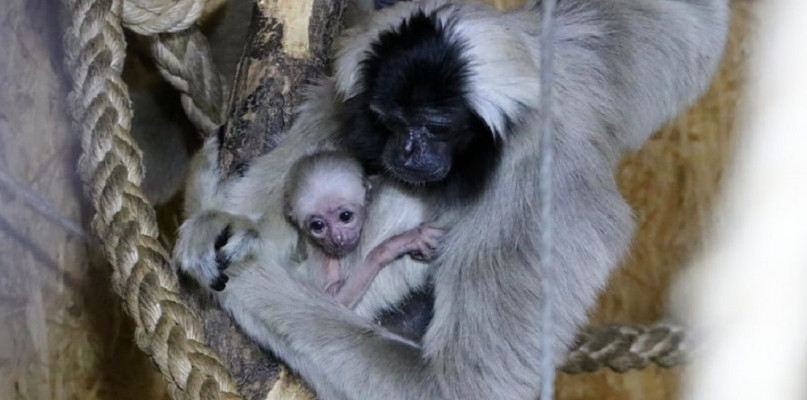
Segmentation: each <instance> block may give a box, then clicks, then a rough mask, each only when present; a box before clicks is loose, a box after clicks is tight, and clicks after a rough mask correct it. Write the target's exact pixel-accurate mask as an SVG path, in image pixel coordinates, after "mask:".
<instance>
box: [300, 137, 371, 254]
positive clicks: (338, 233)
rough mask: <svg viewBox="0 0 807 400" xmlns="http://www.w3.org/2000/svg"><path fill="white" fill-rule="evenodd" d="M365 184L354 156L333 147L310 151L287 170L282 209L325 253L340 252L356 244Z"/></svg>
mask: <svg viewBox="0 0 807 400" xmlns="http://www.w3.org/2000/svg"><path fill="white" fill-rule="evenodd" d="M369 188H370V185H369V181H368V180H367V179H366V178H365V175H364V170H363V169H362V166H361V164H359V162H358V161H357V160H355V159H354V158H352V157H349V156H347V155H345V154H343V153H339V152H335V151H323V152H318V153H314V154H312V155H308V156H304V157H302V158H301V159H300V160H299V161H297V162H296V163H295V164H294V166H293V167H292V168H291V170H290V171H289V174H288V176H287V178H286V186H285V196H284V202H285V212H286V215H287V216H288V217H289V219H290V220H291V221H292V222H293V223H294V224H295V225H296V226H297V227H298V228H299V229H300V230H301V231H302V233H304V234H305V235H307V236H308V237H309V238H311V239H312V240H314V241H315V242H316V243H317V244H318V245H319V246H320V247H321V248H322V249H323V250H324V251H325V252H326V253H328V254H331V255H333V256H342V255H344V254H346V253H349V252H350V251H353V249H355V247H356V246H357V245H358V240H359V237H360V234H361V229H362V226H363V225H364V217H365V205H366V203H367V197H368V192H369Z"/></svg>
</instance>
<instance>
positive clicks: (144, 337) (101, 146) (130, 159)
mask: <svg viewBox="0 0 807 400" xmlns="http://www.w3.org/2000/svg"><path fill="white" fill-rule="evenodd" d="M66 7H67V10H68V11H69V12H70V13H71V25H70V26H68V28H67V32H66V35H65V37H66V38H65V52H66V66H67V69H68V71H70V73H71V74H72V77H73V88H72V90H71V93H70V95H69V99H68V100H69V102H68V103H69V104H70V106H71V108H72V110H71V111H72V113H73V118H74V124H75V129H76V130H77V131H78V132H81V134H82V135H81V147H82V155H81V159H80V160H79V174H80V176H81V178H82V181H83V182H84V185H85V190H86V192H87V193H88V195H89V197H90V199H91V201H92V205H93V208H94V210H95V215H94V216H93V220H92V229H93V232H94V233H95V235H96V236H97V237H98V238H100V239H101V241H102V244H103V250H104V253H105V254H106V257H107V259H108V260H109V261H110V263H111V264H112V266H113V268H114V273H113V287H114V288H115V290H116V292H117V293H118V294H119V295H121V297H123V298H124V300H125V308H126V310H127V312H128V313H129V315H131V316H132V318H133V319H134V321H135V324H136V332H135V339H136V342H137V344H138V346H140V348H141V349H142V350H143V351H144V352H146V353H147V354H149V355H150V356H151V357H152V360H153V361H154V363H155V364H156V365H157V367H158V368H159V369H160V371H161V372H162V373H163V374H164V375H165V376H166V378H167V379H168V381H169V389H170V391H171V395H172V397H173V398H174V399H237V398H240V397H239V396H238V395H237V394H236V386H235V383H234V381H233V379H232V378H231V377H230V375H229V372H228V371H227V369H226V368H225V367H224V366H223V365H222V364H221V362H220V361H219V360H218V358H217V356H216V355H215V354H214V353H213V352H212V351H211V350H210V349H209V348H207V347H206V345H205V344H204V335H203V332H202V327H201V324H200V322H199V320H198V318H197V317H196V315H195V314H194V313H193V311H192V310H190V309H189V308H188V307H187V305H185V304H184V303H183V301H181V300H180V298H179V295H178V284H177V281H176V276H175V275H174V273H173V270H172V268H171V267H170V264H169V259H168V255H167V252H166V251H165V249H164V248H163V247H162V245H161V244H160V243H159V242H158V237H157V236H158V231H157V224H156V221H155V214H154V209H153V208H152V207H151V205H150V204H149V203H148V201H147V200H146V199H145V197H144V196H143V193H142V191H141V189H140V184H141V181H142V179H143V167H142V156H141V153H140V150H139V149H138V148H137V146H136V145H135V143H134V142H133V140H132V137H131V135H130V133H129V129H130V124H131V118H132V114H131V108H130V100H129V93H128V89H127V88H126V86H125V85H124V84H123V82H122V80H121V70H122V68H123V59H124V57H125V40H124V36H123V31H122V28H121V24H120V17H119V15H120V13H121V11H122V6H121V2H120V0H66Z"/></svg>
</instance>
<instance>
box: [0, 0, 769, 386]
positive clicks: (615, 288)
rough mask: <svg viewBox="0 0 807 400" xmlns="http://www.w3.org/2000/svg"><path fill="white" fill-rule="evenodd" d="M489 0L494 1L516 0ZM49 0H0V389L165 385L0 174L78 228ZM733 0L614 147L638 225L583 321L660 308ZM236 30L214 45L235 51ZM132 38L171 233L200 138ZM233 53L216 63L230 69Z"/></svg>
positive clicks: (737, 56) (661, 313)
mask: <svg viewBox="0 0 807 400" xmlns="http://www.w3.org/2000/svg"><path fill="white" fill-rule="evenodd" d="M232 1H235V0H231V2H232ZM488 2H490V3H493V4H495V5H496V6H498V7H501V8H508V7H514V6H516V5H518V4H519V3H520V1H515V0H514V1H506V0H498V1H497V0H488ZM59 6H60V4H59V3H58V2H56V1H55V0H5V2H4V3H3V4H1V5H0V19H1V20H2V22H3V23H2V24H0V41H2V43H5V44H6V49H5V52H4V55H3V56H0V84H2V85H1V86H2V87H3V88H4V89H3V90H2V92H0V183H2V185H0V254H2V255H3V256H2V257H0V264H2V267H0V399H20V400H23V399H53V400H62V399H64V400H67V399H79V398H80V399H88V400H94V399H98V400H111V399H121V400H126V399H163V398H165V399H167V398H169V394H168V387H167V385H166V383H165V381H164V379H163V377H162V375H161V374H160V373H159V372H158V371H157V370H156V369H155V367H154V365H153V363H152V362H151V361H150V360H149V359H148V358H147V357H146V356H145V355H144V354H143V353H142V352H141V350H139V349H138V348H137V347H136V346H135V344H134V339H135V334H136V333H135V331H134V327H133V324H132V322H131V320H130V318H129V317H128V316H127V315H126V314H125V313H124V312H123V307H122V305H121V302H122V301H121V299H120V298H119V297H117V295H116V294H115V293H114V292H113V291H112V287H111V283H110V282H111V279H112V276H111V274H112V272H111V271H112V270H111V269H110V268H109V267H108V265H107V264H106V262H105V261H104V257H103V255H102V254H101V253H100V252H99V250H98V249H97V248H96V246H95V245H94V244H93V243H92V242H91V239H87V238H86V237H82V236H81V235H79V234H76V232H70V231H67V230H65V228H64V227H63V226H62V225H60V224H59V223H57V222H54V221H53V219H48V218H45V217H43V215H42V213H41V212H36V211H34V210H32V209H31V208H30V207H29V206H28V205H27V203H26V201H25V199H24V198H23V196H22V195H21V194H20V193H19V192H18V191H14V190H10V189H9V188H10V187H14V186H15V185H16V186H24V187H26V188H29V189H30V190H32V191H34V192H36V193H38V194H39V195H41V196H42V197H43V198H44V199H47V200H48V201H49V202H50V203H52V205H53V207H54V208H55V211H56V214H60V215H62V216H64V217H66V219H68V220H71V221H80V223H81V225H82V226H84V227H87V228H86V229H87V230H89V226H90V221H89V218H90V213H91V210H90V206H89V204H88V202H87V200H86V199H85V196H84V194H83V188H82V186H81V183H80V181H79V179H78V177H77V176H76V174H75V170H76V163H77V160H78V154H79V134H78V133H77V132H74V131H73V129H72V128H71V125H70V117H69V116H68V115H67V112H66V107H65V105H66V103H67V102H68V101H72V99H68V98H67V92H68V89H69V83H68V82H67V77H66V74H65V72H64V71H63V67H62V62H63V61H62V57H63V49H62V40H63V32H62V30H61V29H62V28H61V27H62V26H63V25H64V23H65V21H63V19H62V16H61V14H59V13H57V12H56V10H58V9H59ZM227 6H228V4H227V3H226V1H224V0H210V1H209V2H208V4H207V12H206V13H204V14H203V17H202V20H203V23H204V24H205V32H208V33H210V34H211V37H213V38H215V37H219V36H221V35H223V33H222V32H226V31H227V30H228V28H229V27H227V26H225V27H222V26H220V25H222V24H226V23H227V21H228V19H227V18H226V17H223V15H224V14H226V12H227V11H228V10H226V7H227ZM732 12H733V13H732V24H731V33H730V38H729V43H728V46H727V48H726V52H725V55H724V60H723V63H722V67H721V70H720V72H719V75H718V77H717V79H716V80H715V81H714V83H713V84H712V86H711V89H710V90H709V91H708V93H707V94H706V95H705V96H704V97H703V98H702V99H701V100H700V101H699V102H698V103H697V104H696V105H695V106H694V107H693V108H692V109H691V110H690V111H689V112H687V113H686V114H684V115H682V116H681V117H680V118H678V119H676V120H675V121H673V122H671V123H670V124H669V125H668V126H667V127H665V128H664V129H662V130H661V131H659V132H658V133H656V134H655V136H654V137H653V138H652V139H651V140H649V141H648V142H647V143H646V144H645V145H644V147H643V148H642V149H641V150H640V151H638V152H637V153H635V154H632V155H629V156H628V157H626V158H625V159H624V160H623V163H622V166H621V168H620V172H619V175H618V178H619V183H620V188H621V190H622V193H623V194H624V196H625V197H626V198H627V199H628V201H629V203H630V204H631V205H632V206H633V207H634V210H635V214H636V218H637V226H638V230H637V232H636V234H635V237H634V240H633V245H632V250H631V253H630V255H629V256H628V257H627V259H626V260H625V262H624V265H623V266H622V267H621V268H620V269H619V270H618V271H617V272H616V273H615V274H614V275H613V276H612V278H611V281H610V285H609V286H608V288H607V290H606V291H605V293H603V294H602V296H601V299H600V301H599V304H598V307H597V308H596V309H595V310H593V311H592V314H591V324H592V325H601V324H607V323H636V324H652V323H654V322H656V321H659V320H661V319H663V318H665V316H666V310H667V302H668V295H669V288H670V284H671V281H672V280H673V279H674V278H675V276H676V273H677V272H678V271H679V270H680V269H682V268H683V267H684V266H686V264H687V263H688V262H689V261H690V260H691V258H692V257H693V256H694V255H695V254H697V252H698V251H699V250H700V248H701V245H702V239H703V234H704V231H705V230H706V229H707V227H708V225H709V222H710V218H711V217H710V216H711V211H712V205H713V203H714V201H715V198H716V195H717V194H718V193H719V190H720V188H721V182H722V178H723V175H724V168H725V167H726V165H727V163H728V162H729V161H730V159H731V156H732V148H733V143H734V142H733V132H734V131H735V110H736V108H737V104H738V102H739V101H740V100H741V96H742V89H743V81H744V74H745V72H744V66H745V63H746V60H747V59H748V57H749V52H748V50H747V48H748V36H749V33H753V29H754V27H755V22H756V21H755V12H754V5H753V3H752V2H750V1H742V0H738V1H733V2H732ZM217 35H218V36H217ZM132 40H133V41H136V39H134V38H133V39H132ZM221 40H222V41H226V40H231V41H232V40H234V39H233V38H222V39H221ZM236 42H237V40H236ZM239 46H240V45H231V46H228V47H227V48H228V49H229V50H230V51H235V53H236V54H240V50H241V49H240V47H239ZM233 48H236V49H237V50H233ZM137 51H138V47H137V46H136V45H134V46H132V48H131V49H130V50H129V57H130V58H129V59H128V60H127V64H126V69H125V72H126V73H127V74H129V75H128V80H127V84H128V85H129V86H130V88H131V89H132V91H133V92H136V93H135V94H134V96H137V97H138V98H140V101H139V102H138V100H137V99H136V101H135V106H137V105H138V104H140V105H143V107H144V108H143V109H142V110H138V109H135V111H134V112H135V122H134V124H135V129H137V128H139V129H143V130H146V131H148V129H152V130H151V131H148V134H147V135H145V136H144V137H145V138H146V139H145V140H155V141H160V143H168V144H165V145H164V146H158V147H155V148H154V149H152V151H153V152H151V153H149V152H147V153H146V154H145V157H146V165H147V167H148V166H149V165H152V166H153V169H152V170H147V171H146V174H147V178H146V181H147V182H146V184H150V182H154V186H153V187H151V189H149V190H151V192H150V193H151V194H152V196H153V197H152V199H153V201H155V202H159V203H161V205H160V206H159V208H158V213H159V219H160V221H161V224H162V226H161V230H162V231H163V233H164V234H165V235H168V236H170V235H172V234H173V233H174V232H175V229H176V227H177V226H178V224H179V220H178V218H179V217H178V208H179V204H181V202H180V200H179V199H180V197H179V195H176V194H175V193H174V192H173V190H172V189H171V188H172V187H176V186H177V185H178V182H179V181H180V180H181V179H182V177H183V174H184V171H185V170H186V168H187V165H186V164H187V160H188V157H189V156H190V154H191V153H192V151H194V150H195V149H196V148H197V147H198V141H197V140H196V139H194V138H192V135H188V134H187V130H188V128H187V125H188V122H187V120H185V119H183V118H180V117H178V115H180V113H181V109H180V107H179V96H178V95H177V94H176V93H175V92H173V91H171V90H168V89H166V88H165V86H164V85H163V84H162V83H161V78H160V76H159V75H158V74H157V73H156V72H155V71H154V70H153V69H152V68H151V67H149V66H148V65H146V64H147V63H146V62H145V61H144V58H143V57H139V55H138V54H137ZM229 58H230V59H231V60H232V59H237V57H234V56H233V55H232V54H230V55H229ZM234 68H235V65H234V64H233V63H230V64H229V65H225V66H223V67H222V69H223V70H225V71H230V73H232V71H234ZM166 103H170V104H166ZM139 112H140V114H138V113H139ZM149 113H152V114H149ZM149 115H155V116H159V118H157V119H149V118H147V117H148V116H149ZM172 118H176V119H174V120H172ZM160 121H163V122H160ZM161 123H162V124H163V125H160V124H161ZM138 124H139V125H138ZM161 132H166V134H165V135H161ZM169 134H170V135H171V136H169ZM149 135H151V136H149ZM172 143H173V144H172ZM176 149H181V150H182V151H180V152H177V151H176ZM153 177H159V178H161V179H156V178H153ZM165 241H166V243H167V244H170V239H165ZM680 374H681V368H680V367H679V368H672V369H664V368H661V367H657V366H653V365H651V366H649V367H648V368H646V369H643V370H641V371H631V372H627V373H616V372H613V371H609V370H600V371H598V372H594V373H586V374H578V375H566V374H562V373H561V374H559V376H558V379H557V399H559V400H577V399H580V400H582V399H594V398H602V399H637V400H638V399H649V400H650V399H675V398H677V394H678V384H679V378H680Z"/></svg>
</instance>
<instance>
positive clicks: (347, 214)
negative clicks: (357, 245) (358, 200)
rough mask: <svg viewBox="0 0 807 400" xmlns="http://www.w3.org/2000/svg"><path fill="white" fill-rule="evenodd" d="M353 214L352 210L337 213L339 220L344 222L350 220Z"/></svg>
mask: <svg viewBox="0 0 807 400" xmlns="http://www.w3.org/2000/svg"><path fill="white" fill-rule="evenodd" d="M353 215H355V214H354V213H353V212H352V211H342V213H340V214H339V220H340V221H342V222H345V223H347V222H350V221H352V220H353Z"/></svg>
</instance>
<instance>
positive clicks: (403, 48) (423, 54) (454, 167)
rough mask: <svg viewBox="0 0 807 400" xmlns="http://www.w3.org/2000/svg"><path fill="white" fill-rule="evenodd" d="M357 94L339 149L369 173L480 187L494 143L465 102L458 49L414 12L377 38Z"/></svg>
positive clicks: (465, 74)
mask: <svg viewBox="0 0 807 400" xmlns="http://www.w3.org/2000/svg"><path fill="white" fill-rule="evenodd" d="M361 68H362V70H361V74H362V79H363V82H362V83H363V87H364V89H365V90H364V92H363V93H360V94H359V95H357V96H355V97H353V98H351V99H349V100H348V101H347V102H346V106H347V107H346V110H347V115H348V117H347V121H346V123H345V130H344V132H343V134H344V141H345V143H344V146H345V148H346V149H347V150H348V151H350V152H352V153H353V155H354V156H356V157H358V158H359V159H361V160H362V161H363V162H364V163H365V164H366V166H367V168H369V169H370V170H376V171H382V172H385V173H387V174H389V175H391V176H393V177H396V178H398V179H399V180H401V181H403V182H406V183H408V184H411V185H418V186H437V185H433V184H435V183H439V186H440V187H443V188H447V189H448V190H458V191H460V192H461V193H459V194H460V195H467V194H469V193H468V192H469V191H470V192H473V191H475V190H478V189H481V187H482V186H484V182H485V179H486V177H487V176H488V175H489V172H490V171H491V170H492V169H493V165H492V164H493V163H494V162H495V160H496V158H497V156H498V146H496V143H495V142H494V138H493V134H492V132H491V131H490V129H489V128H488V127H487V126H486V125H485V123H484V122H483V121H482V119H481V118H479V116H477V115H476V113H474V111H473V110H472V109H471V107H470V105H469V104H468V101H467V99H466V91H467V90H468V89H467V88H468V86H469V85H468V80H469V79H470V77H469V70H468V62H467V60H466V59H465V58H464V56H463V44H462V43H457V42H456V41H450V40H448V39H447V38H446V36H445V32H444V29H443V27H442V26H441V25H440V23H439V22H438V21H437V20H436V19H435V18H433V17H432V16H429V15H425V14H423V13H420V14H415V15H414V16H412V17H411V18H409V19H408V20H406V21H405V22H404V23H402V24H401V25H400V26H399V27H398V28H397V29H394V30H390V31H388V32H385V33H382V34H380V35H379V38H378V40H377V41H376V42H375V43H374V44H373V45H372V48H371V51H370V54H369V56H368V58H367V59H366V60H364V61H363V62H362V64H361Z"/></svg>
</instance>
